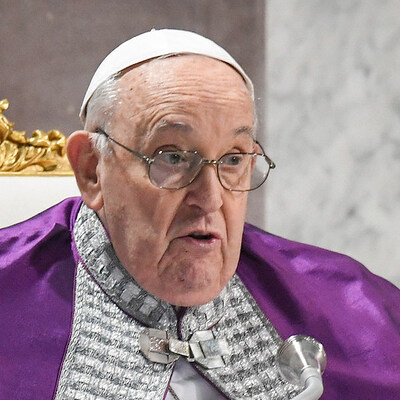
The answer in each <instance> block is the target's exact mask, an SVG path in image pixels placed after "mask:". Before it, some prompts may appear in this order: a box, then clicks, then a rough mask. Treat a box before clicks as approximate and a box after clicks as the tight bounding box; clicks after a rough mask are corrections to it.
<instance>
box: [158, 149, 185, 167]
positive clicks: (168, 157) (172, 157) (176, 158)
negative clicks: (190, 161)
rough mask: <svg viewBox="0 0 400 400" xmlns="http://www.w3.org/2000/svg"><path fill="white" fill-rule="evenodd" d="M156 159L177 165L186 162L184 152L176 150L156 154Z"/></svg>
mask: <svg viewBox="0 0 400 400" xmlns="http://www.w3.org/2000/svg"><path fill="white" fill-rule="evenodd" d="M157 159H158V160H159V161H161V162H163V163H165V164H169V165H178V164H182V163H184V162H187V157H186V156H185V154H184V153H182V152H178V151H165V152H160V153H159V154H158V155H157Z"/></svg>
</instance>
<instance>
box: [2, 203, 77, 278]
mask: <svg viewBox="0 0 400 400" xmlns="http://www.w3.org/2000/svg"><path fill="white" fill-rule="evenodd" d="M81 203H82V200H81V199H80V198H78V197H76V198H69V199H66V200H64V201H62V202H61V203H59V204H57V205H55V206H53V207H51V208H49V209H47V210H45V211H43V212H41V213H40V214H38V215H36V216H34V217H32V218H30V219H28V220H26V221H23V222H20V223H18V224H15V225H12V226H9V227H7V228H3V229H0V249H1V251H0V260H1V264H0V272H1V271H2V272H3V273H6V272H7V269H10V268H11V269H13V270H16V269H18V270H20V271H21V270H22V269H23V268H24V267H27V266H28V265H29V266H30V265H33V264H35V265H36V264H37V265H39V264H41V265H42V266H43V268H44V266H45V265H46V264H47V263H49V264H51V262H52V260H54V259H57V258H59V257H60V254H61V253H60V252H61V250H62V249H63V248H68V250H70V246H71V231H72V228H73V225H74V221H75V219H76V214H77V212H78V210H79V208H80V205H81Z"/></svg>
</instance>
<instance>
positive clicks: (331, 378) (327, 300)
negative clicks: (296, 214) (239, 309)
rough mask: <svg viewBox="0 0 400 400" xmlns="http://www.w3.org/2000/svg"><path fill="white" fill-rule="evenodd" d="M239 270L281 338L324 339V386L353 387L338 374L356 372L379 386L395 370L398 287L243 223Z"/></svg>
mask: <svg viewBox="0 0 400 400" xmlns="http://www.w3.org/2000/svg"><path fill="white" fill-rule="evenodd" d="M237 274H238V276H239V277H240V279H241V280H242V281H243V283H244V284H245V286H246V287H247V289H248V290H249V292H250V293H251V295H252V296H253V297H254V299H255V300H256V302H257V303H258V305H259V307H260V308H261V310H262V311H263V312H264V313H265V315H266V316H267V317H268V318H269V319H270V320H271V322H272V323H273V325H274V326H275V328H276V329H277V331H278V333H279V334H280V335H281V336H282V337H283V338H286V337H288V336H290V335H293V334H304V335H310V336H313V337H315V338H316V339H317V340H319V341H320V342H321V343H323V345H324V346H325V349H326V351H327V354H328V359H329V362H328V368H327V371H326V378H327V381H328V382H329V384H328V388H329V387H331V388H333V387H336V388H337V387H341V386H342V387H343V391H344V392H346V390H347V389H349V388H350V387H352V389H351V390H355V388H354V381H352V380H351V379H349V381H348V382H346V383H348V384H349V385H350V386H349V387H348V388H347V389H346V384H345V382H344V379H343V376H348V375H349V374H350V373H353V372H354V371H359V372H360V374H361V372H362V374H363V376H364V377H363V379H361V381H363V382H364V383H363V385H366V387H367V386H368V388H369V390H370V391H371V393H379V390H381V389H380V388H381V387H382V386H383V385H385V384H386V383H387V379H388V378H387V377H388V376H393V374H395V373H394V370H393V366H394V365H396V367H394V369H395V370H396V371H397V372H396V373H398V372H399V371H400V364H399V362H398V359H400V349H399V347H398V345H397V343H399V340H400V332H399V328H398V327H399V326H400V309H399V307H398V304H400V290H399V289H398V288H396V287H395V286H394V285H392V284H391V283H390V282H388V281H386V280H385V279H382V278H380V277H378V276H376V275H374V274H372V273H371V272H370V271H368V269H367V268H365V267H364V266H363V265H362V264H360V263H359V262H357V261H355V260H353V259H352V258H350V257H347V256H345V255H343V254H338V253H335V252H332V251H328V250H324V249H321V248H318V247H315V246H310V245H306V244H302V243H297V242H294V241H291V240H287V239H284V238H280V237H277V236H274V235H271V234H268V233H266V232H264V231H262V230H260V229H258V228H255V227H253V226H250V225H247V226H246V228H245V231H244V235H243V245H242V253H241V259H240V262H239V267H238V270H237ZM389 360H390V361H389ZM388 363H389V364H390V363H391V365H392V367H388V365H389V364H388ZM367 365H368V368H366V366H367ZM352 371H353V372H352ZM360 376H361V375H360ZM364 378H365V381H364ZM399 389H400V387H398V386H396V390H399ZM330 390H331V389H328V390H327V391H328V392H329V391H330ZM388 390H389V389H388ZM390 390H392V389H390ZM393 390H394V389H393ZM390 393H391V392H390ZM327 398H329V396H328V397H327ZM374 398H378V397H374Z"/></svg>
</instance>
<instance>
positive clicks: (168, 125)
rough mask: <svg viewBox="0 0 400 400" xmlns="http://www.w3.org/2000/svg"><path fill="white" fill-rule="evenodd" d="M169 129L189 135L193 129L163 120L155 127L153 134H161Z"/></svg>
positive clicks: (182, 124) (180, 123)
mask: <svg viewBox="0 0 400 400" xmlns="http://www.w3.org/2000/svg"><path fill="white" fill-rule="evenodd" d="M170 129H172V130H175V131H179V132H182V133H190V132H192V131H193V128H192V127H191V126H190V125H189V124H187V123H185V122H181V121H167V120H163V121H161V122H160V123H159V124H158V125H157V126H156V127H155V129H154V132H155V133H162V132H165V131H168V130H170Z"/></svg>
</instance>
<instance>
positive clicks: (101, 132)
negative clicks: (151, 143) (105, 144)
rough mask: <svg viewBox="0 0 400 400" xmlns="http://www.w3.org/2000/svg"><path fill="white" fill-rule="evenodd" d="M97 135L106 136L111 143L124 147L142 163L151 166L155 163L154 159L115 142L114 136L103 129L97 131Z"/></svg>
mask: <svg viewBox="0 0 400 400" xmlns="http://www.w3.org/2000/svg"><path fill="white" fill-rule="evenodd" d="M96 133H98V134H99V135H104V136H105V137H106V138H107V139H108V140H111V142H114V143H115V144H117V145H118V146H120V147H122V148H123V149H125V150H126V151H129V153H131V154H133V155H134V156H135V157H137V158H140V159H141V160H142V161H144V162H146V163H147V164H151V163H152V162H153V159H152V158H150V157H147V156H144V155H143V154H140V153H138V152H137V151H135V150H132V149H130V148H129V147H126V146H125V145H124V144H122V143H120V142H118V141H117V140H115V139H114V138H113V137H112V136H110V135H109V134H108V133H107V132H105V131H103V129H101V128H97V129H96Z"/></svg>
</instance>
